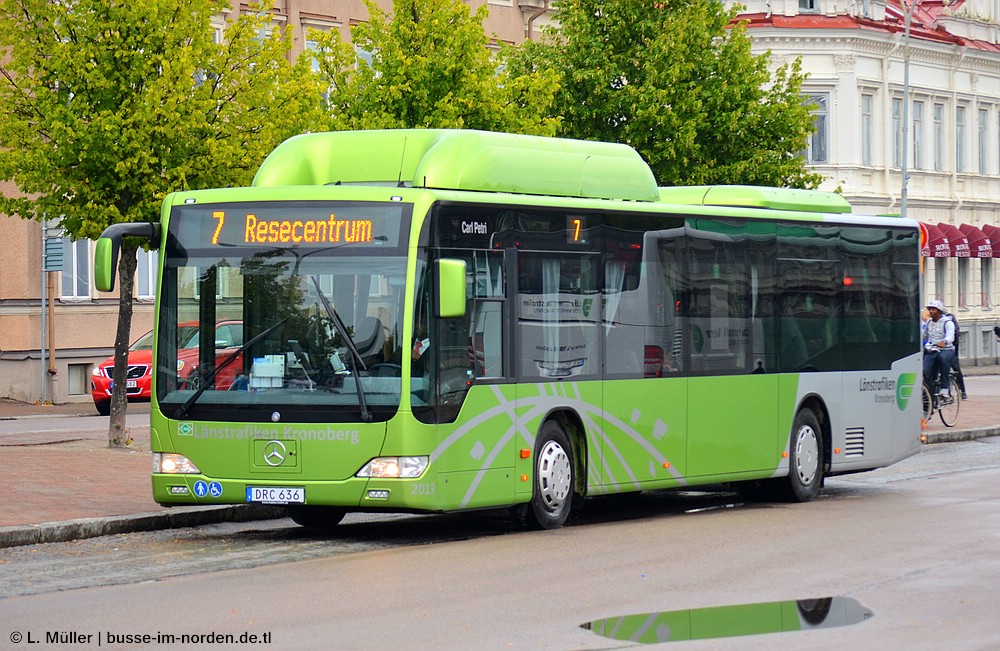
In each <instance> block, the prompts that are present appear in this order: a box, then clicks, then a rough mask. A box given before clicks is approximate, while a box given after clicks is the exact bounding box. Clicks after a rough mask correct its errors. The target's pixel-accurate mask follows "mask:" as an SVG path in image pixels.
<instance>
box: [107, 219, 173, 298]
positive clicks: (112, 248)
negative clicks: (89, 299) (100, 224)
mask: <svg viewBox="0 0 1000 651" xmlns="http://www.w3.org/2000/svg"><path fill="white" fill-rule="evenodd" d="M126 236H128V237H138V238H142V239H144V240H147V241H148V242H150V244H151V245H152V246H153V247H154V248H155V247H156V246H157V245H158V244H159V239H160V238H159V236H160V229H159V224H150V223H147V222H141V223H127V224H112V225H111V226H108V227H107V228H105V229H104V232H103V233H101V237H100V238H99V239H98V240H97V246H96V247H94V285H95V286H96V287H97V290H98V291H100V292H110V291H111V290H113V289H114V288H115V274H116V273H117V271H118V254H119V252H120V251H121V248H122V238H123V237H126Z"/></svg>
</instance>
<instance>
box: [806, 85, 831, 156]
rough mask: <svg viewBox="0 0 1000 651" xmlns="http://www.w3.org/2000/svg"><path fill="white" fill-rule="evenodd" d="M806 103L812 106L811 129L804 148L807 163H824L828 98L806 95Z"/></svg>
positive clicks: (826, 96)
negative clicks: (811, 131) (812, 128)
mask: <svg viewBox="0 0 1000 651" xmlns="http://www.w3.org/2000/svg"><path fill="white" fill-rule="evenodd" d="M806 101H807V102H808V103H809V104H812V105H813V110H812V115H813V127H814V128H815V131H814V132H813V133H812V134H810V136H809V141H808V144H807V146H806V162H807V163H825V162H827V161H828V160H829V158H828V154H827V142H829V133H828V131H829V126H828V125H829V115H830V111H829V105H830V97H829V96H828V95H826V94H825V93H824V94H818V95H806Z"/></svg>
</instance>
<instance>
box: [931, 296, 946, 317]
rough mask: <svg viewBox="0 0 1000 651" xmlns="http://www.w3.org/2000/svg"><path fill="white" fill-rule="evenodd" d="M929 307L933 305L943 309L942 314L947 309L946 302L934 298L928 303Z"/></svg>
mask: <svg viewBox="0 0 1000 651" xmlns="http://www.w3.org/2000/svg"><path fill="white" fill-rule="evenodd" d="M927 307H929V308H931V307H933V308H937V309H938V310H940V311H941V313H942V314H943V313H944V311H945V309H944V303H942V302H941V301H939V300H937V299H934V300H933V301H931V302H930V303H928V304H927Z"/></svg>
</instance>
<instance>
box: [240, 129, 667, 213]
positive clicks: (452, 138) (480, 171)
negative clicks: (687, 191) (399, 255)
mask: <svg viewBox="0 0 1000 651" xmlns="http://www.w3.org/2000/svg"><path fill="white" fill-rule="evenodd" d="M335 184H364V185H392V186H400V187H414V188H437V189H448V190H472V191H483V192H510V193H518V194H533V195H550V196H561V197H582V198H593V199H620V200H627V201H657V200H658V199H659V192H658V189H657V187H656V179H655V177H654V176H653V172H652V170H650V169H649V166H648V165H647V164H646V162H645V161H644V160H643V159H642V157H641V156H639V154H638V152H636V151H635V150H634V149H632V148H631V147H629V146H627V145H621V144H613V143H604V142H591V141H585V140H569V139H565V138H545V137H541V136H525V135H515V134H510V133H496V132H490V131H473V130H465V129H394V130H373V131H335V132H328V133H312V134H304V135H300V136H295V137H293V138H289V139H288V140H286V141H285V142H283V143H281V144H280V145H278V146H277V147H276V148H275V149H274V151H272V152H271V153H270V154H269V155H268V157H267V158H266V159H265V160H264V162H263V163H262V164H261V166H260V169H258V170H257V174H256V176H255V177H254V180H253V185H254V186H259V187H267V186H289V185H335Z"/></svg>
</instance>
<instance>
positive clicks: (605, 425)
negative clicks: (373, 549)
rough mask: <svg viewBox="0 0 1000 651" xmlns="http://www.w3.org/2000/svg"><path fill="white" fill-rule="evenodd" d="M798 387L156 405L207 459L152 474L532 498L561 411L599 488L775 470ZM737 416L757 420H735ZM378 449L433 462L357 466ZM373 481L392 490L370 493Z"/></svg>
mask: <svg viewBox="0 0 1000 651" xmlns="http://www.w3.org/2000/svg"><path fill="white" fill-rule="evenodd" d="M796 386H797V383H796V382H794V381H787V382H785V383H784V384H783V391H782V395H780V396H777V397H778V398H780V400H776V395H775V394H776V393H777V392H778V382H777V378H776V377H773V378H772V377H767V376H732V377H723V378H714V379H710V378H662V379H660V380H656V381H646V380H638V379H637V380H622V381H618V382H611V383H601V382H596V381H595V382H562V383H544V384H523V385H516V384H508V385H493V386H476V387H473V388H472V389H471V390H470V391H469V394H468V396H467V399H466V401H465V403H464V405H463V407H462V410H461V412H460V414H459V417H458V419H457V420H456V422H455V423H452V424H446V425H425V424H422V423H419V422H417V421H415V420H414V419H413V418H412V417H411V415H410V414H409V412H406V411H400V413H399V414H397V416H396V417H395V418H394V419H392V420H390V421H389V422H388V423H380V424H360V423H355V424H346V423H339V424H335V425H324V424H310V425H295V424H288V425H285V424H277V425H276V424H272V423H250V424H242V423H200V422H185V421H180V422H179V423H178V422H176V421H169V420H167V419H165V418H163V417H162V415H159V414H158V412H157V411H156V410H154V417H153V423H154V427H153V435H152V447H153V449H156V450H160V451H164V452H170V451H176V452H179V453H181V454H184V455H185V456H187V457H188V458H190V459H191V461H192V462H194V463H195V465H197V466H198V467H199V469H200V470H201V471H202V474H200V475H188V476H178V475H157V474H154V475H153V486H154V496H155V499H156V500H157V501H158V502H162V503H170V502H174V503H177V502H180V503H201V504H218V503H227V502H229V503H238V502H242V501H243V500H244V495H245V490H246V487H247V486H303V487H305V488H306V496H307V503H331V504H340V505H345V506H348V507H358V508H364V509H385V510H413V509H416V510H428V511H450V510H460V509H470V508H479V507H487V506H503V505H512V504H516V503H522V502H526V501H528V500H529V499H530V498H531V492H532V483H531V478H532V477H533V472H534V470H533V464H534V459H533V458H532V457H531V456H528V457H527V458H524V457H522V455H521V454H520V451H521V450H533V449H534V433H535V432H537V431H538V430H539V429H540V427H541V425H542V422H543V421H544V420H545V418H547V417H549V416H550V415H551V414H553V413H554V412H564V413H566V414H572V415H574V417H575V418H579V420H580V421H581V422H582V423H583V424H584V427H585V429H586V434H585V438H584V439H582V443H583V445H584V446H585V450H584V451H583V452H584V453H585V456H586V461H585V463H586V469H587V477H586V483H587V493H588V494H589V495H600V494H608V493H617V492H623V491H636V490H652V489H661V488H676V487H682V486H687V485H694V484H699V483H709V482H715V481H722V480H724V479H739V478H763V477H770V476H773V475H774V474H775V473H776V472H777V470H778V468H779V466H780V461H781V460H780V453H781V451H782V450H783V449H785V447H786V446H787V438H788V431H789V429H788V428H790V424H791V413H790V411H789V412H788V413H785V414H783V418H781V419H779V418H778V415H777V409H778V404H779V403H781V404H788V405H794V400H795V394H794V392H795V387H796ZM689 393H690V395H689ZM784 394H788V395H784ZM692 397H694V398H695V399H694V400H692V399H691V398H692ZM763 404H770V405H771V406H772V408H771V409H769V410H764V409H762V408H761V405H763ZM727 419H728V420H727ZM779 420H780V422H779ZM734 421H735V422H743V423H745V425H746V426H745V427H733V426H732V422H734ZM723 423H729V424H728V425H725V426H724V425H723ZM179 431H184V432H186V434H183V435H182V434H179ZM576 434H577V435H579V432H577V433H576ZM693 435H696V436H697V438H693ZM271 439H278V440H281V441H283V442H285V443H286V444H287V445H288V447H289V450H294V456H295V457H296V461H295V463H294V464H293V465H292V466H291V467H282V468H268V467H266V466H265V465H264V464H263V463H261V462H260V461H259V460H260V459H262V458H263V455H262V454H261V451H260V450H259V449H257V448H256V447H255V446H258V447H259V446H260V445H262V444H263V443H266V442H267V441H269V440H271ZM577 440H578V441H580V440H581V439H579V438H578V439H577ZM696 440H697V441H698V445H692V443H694V442H695V441H696ZM240 450H242V451H240ZM379 455H407V456H417V455H428V456H430V458H431V465H430V467H429V468H428V470H427V472H426V473H425V474H424V475H423V476H422V477H420V478H419V479H413V480H399V479H372V480H367V479H363V478H357V477H354V474H355V473H356V472H357V471H358V470H359V469H360V468H361V466H362V465H364V463H365V462H367V461H368V460H369V459H371V458H372V457H375V456H379ZM751 460H752V463H751ZM198 480H202V481H206V482H208V481H216V482H219V483H220V484H221V486H222V487H223V490H222V495H221V496H219V497H206V498H197V497H195V493H194V490H193V485H194V482H195V481H198ZM179 485H185V486H188V494H187V495H181V496H178V495H171V494H170V492H169V491H170V487H171V486H179ZM369 490H383V491H387V492H388V493H387V494H388V495H389V497H388V498H385V499H382V498H380V499H377V500H369V499H368V496H367V495H368V491H369Z"/></svg>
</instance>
